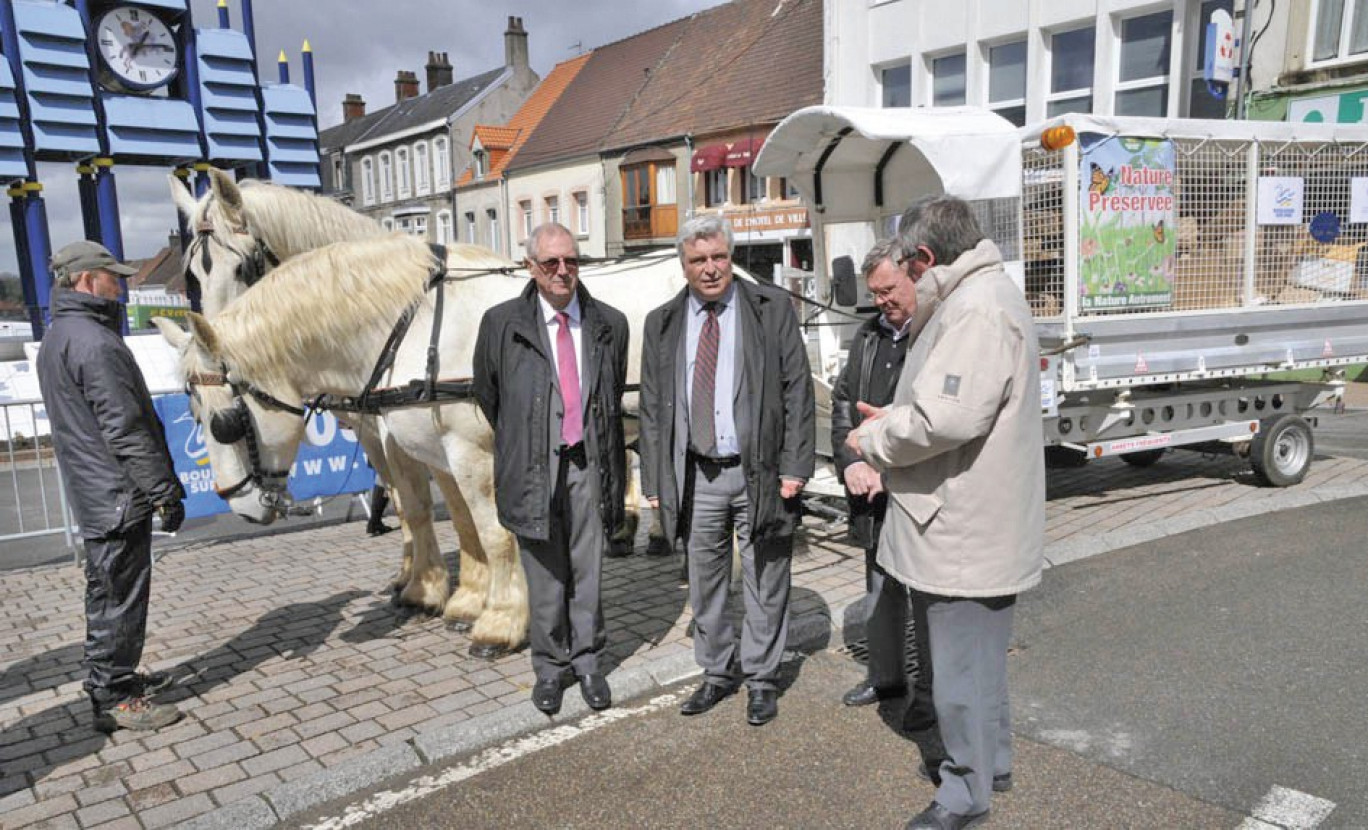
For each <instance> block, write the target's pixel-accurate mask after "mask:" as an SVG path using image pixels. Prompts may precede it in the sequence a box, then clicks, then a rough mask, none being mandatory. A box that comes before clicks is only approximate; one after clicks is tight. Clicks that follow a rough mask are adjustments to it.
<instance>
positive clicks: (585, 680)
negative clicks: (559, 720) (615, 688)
mask: <svg viewBox="0 0 1368 830" xmlns="http://www.w3.org/2000/svg"><path fill="white" fill-rule="evenodd" d="M579 687H580V694H581V695H583V696H584V702H585V703H587V704H589V708H590V709H593V710H594V711H595V712H601V711H603V710H604V709H607V708H608V707H609V706H612V705H613V692H612V690H611V689H609V688H608V681H607V680H606V679H605V678H604V676H603V675H601V674H586V675H584V676H583V677H581V678H580V679H579Z"/></svg>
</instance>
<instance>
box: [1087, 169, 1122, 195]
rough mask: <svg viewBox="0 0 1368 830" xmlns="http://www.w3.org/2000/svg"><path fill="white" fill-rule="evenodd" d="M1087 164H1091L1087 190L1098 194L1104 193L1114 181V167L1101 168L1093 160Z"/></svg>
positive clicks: (1110, 187)
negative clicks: (1108, 168) (1109, 168)
mask: <svg viewBox="0 0 1368 830" xmlns="http://www.w3.org/2000/svg"><path fill="white" fill-rule="evenodd" d="M1089 164H1091V165H1092V176H1091V177H1090V179H1089V181H1088V192H1089V193H1096V194H1097V195H1098V196H1104V195H1106V194H1107V192H1108V191H1109V190H1111V189H1112V184H1113V183H1114V182H1115V179H1116V168H1114V167H1113V168H1112V169H1111V170H1103V169H1102V168H1101V167H1099V166H1098V164H1097V162H1095V161H1093V162H1089Z"/></svg>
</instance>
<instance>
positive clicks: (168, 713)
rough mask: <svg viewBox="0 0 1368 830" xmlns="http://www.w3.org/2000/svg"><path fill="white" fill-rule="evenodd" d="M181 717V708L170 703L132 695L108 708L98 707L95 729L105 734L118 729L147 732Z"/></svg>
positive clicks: (168, 724)
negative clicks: (154, 701) (156, 701)
mask: <svg viewBox="0 0 1368 830" xmlns="http://www.w3.org/2000/svg"><path fill="white" fill-rule="evenodd" d="M180 719H181V710H179V709H177V708H176V707H175V706H172V705H171V704H169V703H153V702H152V701H150V700H148V699H147V698H146V697H130V698H128V699H126V700H122V701H120V702H119V703H116V704H114V705H113V706H110V707H109V708H106V709H101V708H99V707H96V709H95V729H96V730H97V731H100V732H104V733H105V734H109V733H110V732H114V731H115V730H118V729H132V730H133V731H135V732H146V731H150V730H154V729H161V728H162V727H164V726H170V725H171V724H173V723H175V722H176V721H178V720H180Z"/></svg>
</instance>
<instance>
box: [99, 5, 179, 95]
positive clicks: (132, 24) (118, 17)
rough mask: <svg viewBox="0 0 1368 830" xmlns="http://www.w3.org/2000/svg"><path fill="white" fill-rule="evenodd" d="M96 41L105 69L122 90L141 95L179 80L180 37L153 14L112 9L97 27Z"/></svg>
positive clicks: (143, 11) (129, 9) (126, 9)
mask: <svg viewBox="0 0 1368 830" xmlns="http://www.w3.org/2000/svg"><path fill="white" fill-rule="evenodd" d="M95 37H96V45H97V47H98V48H99V51H100V57H101V58H102V59H103V60H104V63H105V67H106V68H107V69H108V70H109V72H110V73H112V74H113V76H114V79H115V80H116V81H117V82H118V84H119V85H120V86H122V87H125V88H127V89H130V90H135V91H140V92H141V91H145V90H149V89H156V88H157V87H159V86H161V85H163V84H165V83H168V82H169V81H170V80H171V79H172V78H174V77H176V71H177V68H178V67H179V65H180V61H179V57H180V49H179V47H178V46H177V44H176V36H175V34H174V33H172V31H171V29H170V28H169V27H167V25H166V24H165V23H163V22H162V21H161V19H160V18H158V17H157V16H156V15H154V14H152V13H151V12H148V11H146V10H144V9H135V8H132V7H130V6H119V7H117V8H114V9H111V10H110V11H108V12H105V14H104V15H103V16H102V17H101V18H100V20H99V22H98V23H97V24H96V25H95Z"/></svg>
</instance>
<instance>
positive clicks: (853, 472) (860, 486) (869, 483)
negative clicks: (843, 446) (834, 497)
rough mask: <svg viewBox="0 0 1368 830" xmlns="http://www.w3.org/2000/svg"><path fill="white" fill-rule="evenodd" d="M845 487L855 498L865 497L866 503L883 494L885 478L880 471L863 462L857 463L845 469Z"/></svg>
mask: <svg viewBox="0 0 1368 830" xmlns="http://www.w3.org/2000/svg"><path fill="white" fill-rule="evenodd" d="M844 475H845V486H846V489H847V490H849V491H850V493H851V495H853V496H864V497H865V500H866V501H874V497H875V496H877V495H879V494H880V493H882V492H883V490H884V487H883V476H881V475H879V471H878V470H876V469H874V468H873V467H871V466H869V465H868V464H866V463H865V462H863V461H856V462H855V463H854V464H851V465H850V466H849V467H846V468H845V472H844Z"/></svg>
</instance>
